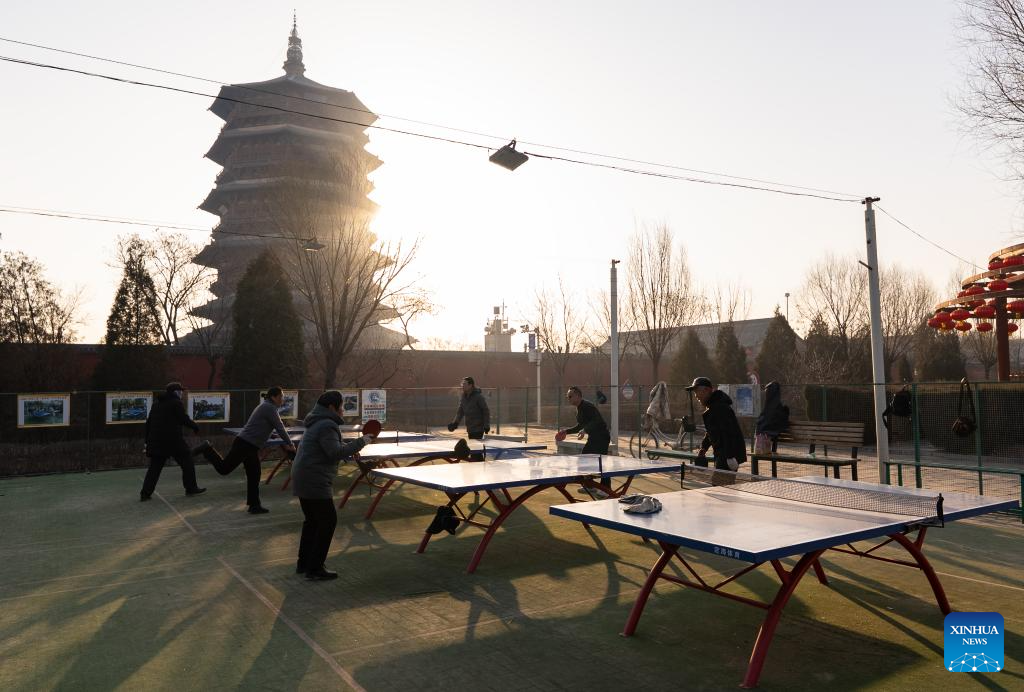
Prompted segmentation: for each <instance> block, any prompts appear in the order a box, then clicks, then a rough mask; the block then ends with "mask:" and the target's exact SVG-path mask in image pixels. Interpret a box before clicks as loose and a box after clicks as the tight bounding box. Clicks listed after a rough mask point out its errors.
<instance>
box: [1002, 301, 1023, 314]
mask: <svg viewBox="0 0 1024 692" xmlns="http://www.w3.org/2000/svg"><path fill="white" fill-rule="evenodd" d="M1006 309H1007V310H1008V311H1009V312H1012V313H1014V314H1015V315H1016V316H1017V317H1018V318H1019V317H1021V316H1022V315H1024V300H1014V301H1011V302H1009V303H1007V304H1006Z"/></svg>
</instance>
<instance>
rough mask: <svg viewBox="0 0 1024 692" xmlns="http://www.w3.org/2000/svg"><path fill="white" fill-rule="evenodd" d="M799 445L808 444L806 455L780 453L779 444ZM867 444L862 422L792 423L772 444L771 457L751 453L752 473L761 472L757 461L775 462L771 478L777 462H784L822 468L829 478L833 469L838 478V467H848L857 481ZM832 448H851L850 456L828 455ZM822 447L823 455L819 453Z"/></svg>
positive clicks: (774, 473)
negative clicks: (863, 448)
mask: <svg viewBox="0 0 1024 692" xmlns="http://www.w3.org/2000/svg"><path fill="white" fill-rule="evenodd" d="M780 442H781V443H789V444H797V445H803V444H806V445H808V449H807V453H806V454H803V453H795V452H785V451H783V452H780V451H778V446H779V443H780ZM863 445H864V424H863V423H835V422H831V421H791V422H790V424H789V428H788V429H787V430H786V431H785V432H783V433H781V434H780V435H779V437H778V439H777V440H775V441H774V442H773V443H772V452H771V453H769V454H763V453H762V454H755V453H754V452H753V450H751V453H750V457H749V458H750V470H751V472H752V473H753V474H755V475H757V473H758V462H761V461H770V462H771V463H772V476H777V475H778V463H779V462H780V461H784V462H787V463H790V464H806V465H808V466H821V467H823V468H824V470H825V475H826V476H827V475H828V470H829V469H830V468H831V469H832V475H833V476H834V477H836V478H839V467H841V466H849V467H850V475H851V477H852V478H853V480H857V462H858V461H860V460H859V459H858V458H857V451H858V450H859V449H860V447H862V446H863ZM829 447H840V448H843V449H845V448H847V447H848V448H849V449H850V454H849V456H837V455H835V454H833V455H831V456H830V455H829ZM819 448H820V451H821V454H819V453H818V450H819Z"/></svg>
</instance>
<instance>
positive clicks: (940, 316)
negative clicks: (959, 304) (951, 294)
mask: <svg viewBox="0 0 1024 692" xmlns="http://www.w3.org/2000/svg"><path fill="white" fill-rule="evenodd" d="M935 319H937V320H938V321H939V322H941V323H943V324H948V323H950V322H952V321H953V316H952V315H950V314H949V313H948V312H946V311H945V310H939V311H938V312H937V313H935Z"/></svg>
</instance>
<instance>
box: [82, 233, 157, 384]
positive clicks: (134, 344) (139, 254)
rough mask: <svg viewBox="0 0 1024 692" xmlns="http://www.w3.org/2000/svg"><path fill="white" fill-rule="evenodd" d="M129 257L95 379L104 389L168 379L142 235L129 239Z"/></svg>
mask: <svg viewBox="0 0 1024 692" xmlns="http://www.w3.org/2000/svg"><path fill="white" fill-rule="evenodd" d="M125 258H126V259H125V264H124V273H123V274H122V276H121V283H120V285H119V286H118V287H117V294H116V295H115V296H114V304H113V306H112V307H111V309H110V316H109V317H107V335H106V338H105V346H104V347H103V352H102V355H101V357H100V362H99V365H97V367H96V372H95V374H94V376H93V379H94V380H95V383H96V386H97V387H99V388H101V389H141V388H157V387H160V386H162V385H163V384H164V383H165V380H166V372H167V353H166V351H165V350H164V347H163V332H162V331H161V328H160V308H159V303H158V301H157V297H156V288H155V287H154V285H153V277H152V276H150V274H149V271H148V270H147V269H146V256H145V246H144V245H143V243H142V241H141V240H140V239H138V238H135V239H133V240H132V241H130V242H129V243H128V245H127V247H126V248H125Z"/></svg>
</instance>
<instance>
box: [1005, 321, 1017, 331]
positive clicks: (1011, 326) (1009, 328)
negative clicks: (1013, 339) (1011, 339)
mask: <svg viewBox="0 0 1024 692" xmlns="http://www.w3.org/2000/svg"><path fill="white" fill-rule="evenodd" d="M1015 331H1017V325H1015V324H1014V323H1013V322H1010V323H1009V324H1007V325H1006V333H1007V334H1013V333H1014V332H1015Z"/></svg>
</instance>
